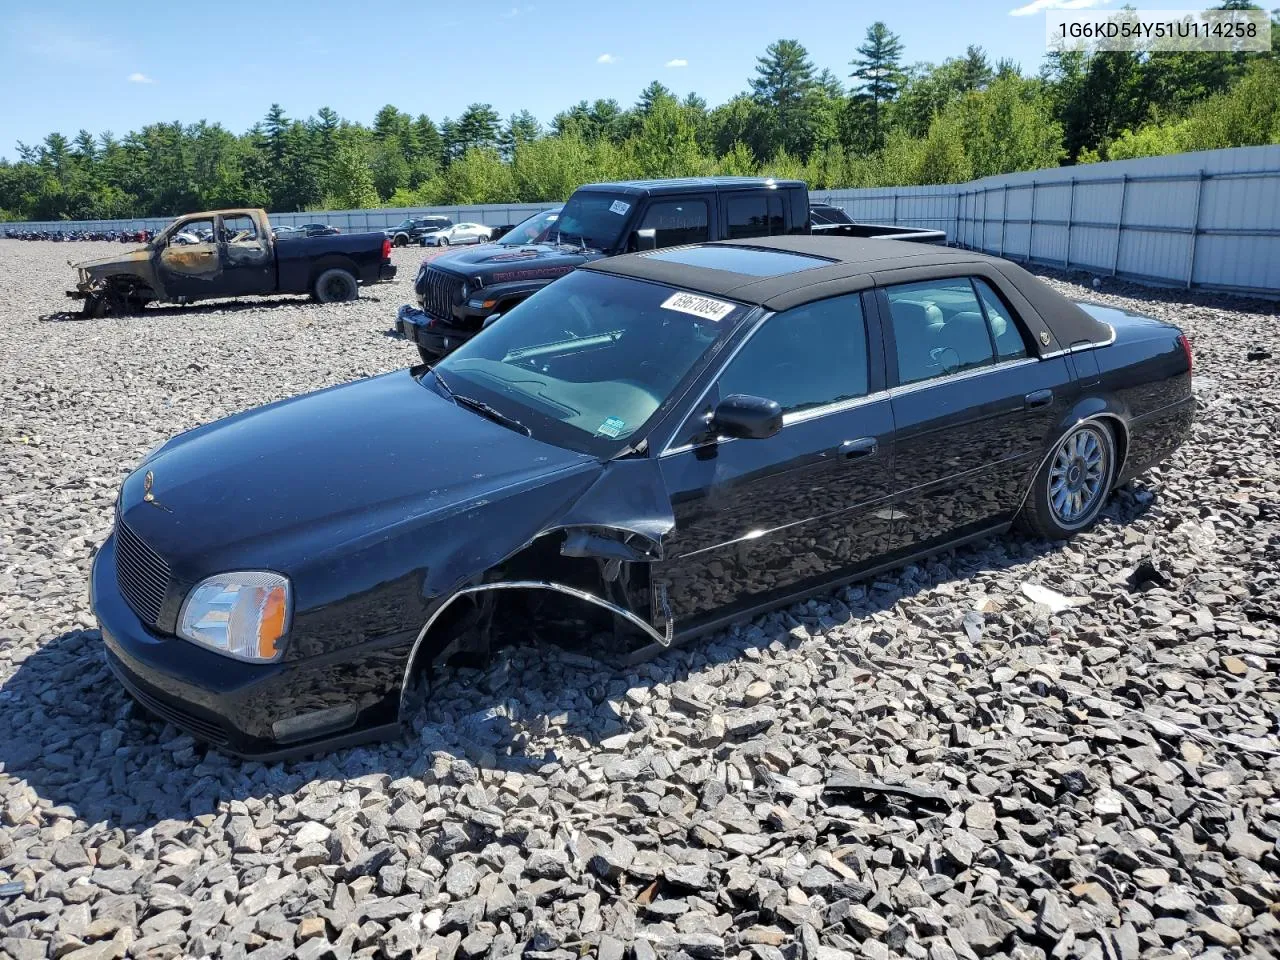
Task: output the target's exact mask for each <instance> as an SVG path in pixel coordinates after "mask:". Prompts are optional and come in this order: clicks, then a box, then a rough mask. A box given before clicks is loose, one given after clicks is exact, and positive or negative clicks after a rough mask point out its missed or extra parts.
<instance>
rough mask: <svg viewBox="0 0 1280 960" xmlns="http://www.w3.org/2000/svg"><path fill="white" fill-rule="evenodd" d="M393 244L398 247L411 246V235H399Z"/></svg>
mask: <svg viewBox="0 0 1280 960" xmlns="http://www.w3.org/2000/svg"><path fill="white" fill-rule="evenodd" d="M392 242H393V243H394V244H395V245H396V246H397V247H407V246H408V245H409V235H408V234H407V233H397V234H396V238H395V240H393V241H392Z"/></svg>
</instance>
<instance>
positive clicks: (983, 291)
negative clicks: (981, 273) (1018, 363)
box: [973, 277, 1027, 360]
mask: <svg viewBox="0 0 1280 960" xmlns="http://www.w3.org/2000/svg"><path fill="white" fill-rule="evenodd" d="M973 285H974V287H975V288H977V291H978V297H979V299H981V300H982V306H983V309H984V310H986V312H987V323H988V325H989V326H990V327H991V337H992V339H993V340H994V341H995V344H996V356H998V357H999V358H1000V359H1001V360H1016V359H1018V358H1020V357H1025V356H1027V342H1026V340H1025V339H1023V336H1022V324H1021V323H1019V322H1018V318H1017V317H1016V316H1014V313H1013V310H1011V309H1010V308H1009V305H1008V304H1006V303H1005V302H1004V298H1003V297H1001V296H1000V294H999V293H997V292H996V290H995V289H994V288H992V286H991V284H989V283H987V281H986V280H983V279H982V278H981V277H974V278H973Z"/></svg>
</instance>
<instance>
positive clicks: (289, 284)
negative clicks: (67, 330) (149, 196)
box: [67, 209, 396, 316]
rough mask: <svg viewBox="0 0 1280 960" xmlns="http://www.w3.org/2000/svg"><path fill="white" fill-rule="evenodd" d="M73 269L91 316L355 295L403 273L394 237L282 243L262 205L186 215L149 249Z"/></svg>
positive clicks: (372, 235)
mask: <svg viewBox="0 0 1280 960" xmlns="http://www.w3.org/2000/svg"><path fill="white" fill-rule="evenodd" d="M74 266H75V268H76V273H77V278H76V286H75V289H74V290H68V291H67V296H70V297H76V298H78V299H81V300H83V301H84V311H83V312H84V314H85V315H86V316H101V315H102V314H104V313H131V312H135V311H137V310H141V309H142V308H143V307H144V306H146V305H147V304H148V303H151V302H161V303H163V302H170V303H189V302H191V301H193V300H207V299H210V298H213V297H245V296H261V295H262V294H271V293H310V294H311V295H312V296H313V297H315V298H316V299H317V300H319V301H321V302H322V303H328V302H331V301H336V300H354V299H355V298H356V297H358V296H359V295H360V285H361V284H369V283H377V282H378V281H380V280H390V279H392V278H393V277H394V276H395V275H396V268H395V267H394V266H393V265H392V263H391V238H390V237H386V236H383V234H381V233H352V234H339V233H337V232H336V231H335V232H334V233H333V234H330V235H327V236H310V235H308V236H305V237H304V236H299V237H297V238H296V239H292V240H288V241H281V240H278V239H277V238H276V235H275V232H274V231H273V230H272V228H271V223H270V221H268V220H267V214H266V212H265V211H262V210H255V209H235V210H210V211H206V212H204V213H191V214H187V215H186V216H184V217H179V218H178V219H177V220H175V221H174V222H173V223H171V224H170V225H169V226H168V227H167V228H166V229H165V230H164V231H163V232H162V233H160V234H159V235H158V236H156V238H155V239H154V240H152V241H151V242H150V243H148V244H147V245H146V246H143V247H139V248H137V249H136V250H129V251H126V252H125V253H122V254H119V255H117V256H112V257H101V258H98V259H96V260H85V261H82V262H80V263H77V264H75V265H74Z"/></svg>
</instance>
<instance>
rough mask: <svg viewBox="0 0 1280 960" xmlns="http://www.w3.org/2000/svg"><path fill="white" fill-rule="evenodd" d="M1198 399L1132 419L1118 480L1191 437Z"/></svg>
mask: <svg viewBox="0 0 1280 960" xmlns="http://www.w3.org/2000/svg"><path fill="white" fill-rule="evenodd" d="M1197 405H1198V404H1197V402H1196V398H1195V397H1194V396H1190V397H1184V398H1183V399H1181V400H1177V401H1175V402H1173V403H1171V404H1168V405H1167V406H1164V407H1161V408H1159V409H1158V410H1153V411H1151V412H1150V413H1146V414H1143V415H1142V416H1139V417H1134V418H1133V419H1132V420H1130V421H1129V449H1128V453H1127V455H1126V457H1125V462H1124V466H1123V469H1122V470H1121V473H1120V476H1119V477H1118V478H1117V481H1116V482H1117V483H1124V482H1125V481H1128V480H1132V479H1133V478H1134V477H1136V476H1138V475H1139V474H1141V473H1143V472H1145V471H1147V470H1149V469H1151V468H1152V467H1154V466H1155V465H1156V464H1158V463H1160V462H1161V461H1162V460H1164V459H1166V458H1167V457H1169V456H1171V455H1172V454H1173V452H1174V451H1175V450H1177V449H1178V448H1179V447H1180V446H1182V444H1183V443H1184V442H1185V441H1186V439H1187V438H1188V437H1189V436H1191V429H1192V425H1193V424H1194V423H1195V419H1196V408H1197Z"/></svg>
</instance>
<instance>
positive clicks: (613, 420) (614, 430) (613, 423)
mask: <svg viewBox="0 0 1280 960" xmlns="http://www.w3.org/2000/svg"><path fill="white" fill-rule="evenodd" d="M624 426H626V423H625V422H624V421H623V420H620V419H619V418H618V417H610V418H609V419H607V420H606V421H605V422H604V423H602V424H600V429H599V430H597V431H596V434H597V435H599V434H604V435H605V436H606V437H615V438H616V437H617V436H618V434H620V433H622V428H623V427H624Z"/></svg>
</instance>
